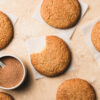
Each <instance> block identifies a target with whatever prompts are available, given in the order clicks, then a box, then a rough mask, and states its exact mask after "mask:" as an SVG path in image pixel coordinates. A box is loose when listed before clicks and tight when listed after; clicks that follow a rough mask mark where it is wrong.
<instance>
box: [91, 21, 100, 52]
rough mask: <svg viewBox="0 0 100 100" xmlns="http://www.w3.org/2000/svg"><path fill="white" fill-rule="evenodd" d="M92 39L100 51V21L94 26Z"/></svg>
mask: <svg viewBox="0 0 100 100" xmlns="http://www.w3.org/2000/svg"><path fill="white" fill-rule="evenodd" d="M91 40H92V43H93V45H94V46H95V48H96V49H97V50H98V51H99V52H100V21H99V22H97V23H96V24H95V26H94V27H93V30H92V33H91Z"/></svg>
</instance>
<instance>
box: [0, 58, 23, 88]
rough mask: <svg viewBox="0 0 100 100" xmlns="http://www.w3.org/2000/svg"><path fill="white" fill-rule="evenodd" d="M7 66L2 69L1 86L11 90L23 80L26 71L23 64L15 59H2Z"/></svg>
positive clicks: (0, 73)
mask: <svg viewBox="0 0 100 100" xmlns="http://www.w3.org/2000/svg"><path fill="white" fill-rule="evenodd" d="M0 60H1V61H2V62H3V63H4V64H5V65H6V66H5V67H4V68H1V67H0V86H3V87H5V88H11V87H14V86H16V85H17V84H18V83H19V82H20V81H21V80H22V78H23V75H24V69H23V66H22V64H21V63H20V62H19V61H18V60H17V59H15V58H13V57H3V58H1V59H0Z"/></svg>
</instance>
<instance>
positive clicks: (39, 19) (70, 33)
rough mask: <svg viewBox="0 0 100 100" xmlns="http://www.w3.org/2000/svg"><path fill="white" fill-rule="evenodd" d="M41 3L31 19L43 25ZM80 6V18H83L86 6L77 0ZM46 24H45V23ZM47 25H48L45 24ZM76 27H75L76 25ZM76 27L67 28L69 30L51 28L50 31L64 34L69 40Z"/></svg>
mask: <svg viewBox="0 0 100 100" xmlns="http://www.w3.org/2000/svg"><path fill="white" fill-rule="evenodd" d="M42 1H43V0H41V2H40V4H39V6H38V7H37V9H36V11H35V13H34V14H33V16H32V17H33V18H34V19H36V20H38V21H40V22H42V23H45V21H44V20H43V19H42V17H41V15H40V8H41V4H42ZM79 2H80V4H81V10H82V13H81V18H82V17H83V16H84V14H85V12H86V11H87V9H88V5H87V4H86V3H83V2H82V1H81V0H79ZM45 24H46V23H45ZM46 25H48V24H46ZM48 26H49V25H48ZM76 26H77V25H76ZM76 26H74V27H72V28H69V29H56V28H53V27H51V26H49V27H51V28H52V29H54V30H56V31H57V32H59V33H64V34H68V35H67V36H68V38H71V36H72V35H73V32H74V31H75V29H76Z"/></svg>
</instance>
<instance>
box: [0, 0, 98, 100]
mask: <svg viewBox="0 0 100 100" xmlns="http://www.w3.org/2000/svg"><path fill="white" fill-rule="evenodd" d="M40 1H41V0H0V9H3V10H5V11H7V12H10V13H12V14H15V15H17V16H19V20H18V21H17V22H16V25H15V36H14V39H13V41H12V42H11V43H10V45H9V46H8V47H7V48H6V49H4V50H3V53H11V54H15V55H16V56H18V57H20V58H21V59H22V60H23V61H24V63H25V65H26V67H27V69H28V72H29V74H28V77H27V80H26V81H25V83H24V84H23V86H21V87H20V88H18V89H16V90H13V91H6V92H8V93H10V94H12V95H13V96H14V97H15V98H16V100H22V99H23V100H28V99H30V100H33V99H34V100H55V99H56V91H57V88H58V86H59V85H60V84H61V83H62V82H63V81H64V80H66V79H69V78H72V77H79V78H83V79H86V80H88V81H89V82H90V83H91V84H92V85H93V86H94V88H95V89H96V92H97V96H98V100H100V68H99V67H98V66H97V63H96V61H95V59H94V57H93V55H92V54H91V52H90V51H89V48H88V46H87V44H86V42H85V41H84V38H83V35H81V33H80V31H79V26H80V25H82V24H83V23H86V22H88V21H90V20H92V19H94V18H97V17H99V16H100V10H99V9H100V0H95V2H94V0H83V1H84V2H86V3H87V4H88V5H89V9H88V12H87V13H86V15H85V16H84V18H83V19H82V20H81V22H80V24H79V26H78V27H77V30H76V32H75V34H74V35H73V38H72V40H71V47H72V48H71V49H72V52H73V63H74V66H75V71H74V72H67V73H65V74H64V75H62V76H59V77H56V78H43V79H40V80H34V76H33V73H32V70H31V67H30V64H29V60H28V54H27V51H26V48H25V44H24V43H25V40H26V39H27V38H29V37H31V36H39V35H42V34H46V33H47V34H50V33H52V34H53V33H55V32H54V31H53V30H51V29H49V28H48V27H47V26H46V25H44V24H41V23H39V22H37V21H35V20H34V19H33V18H31V15H33V12H34V10H35V8H36V7H37V5H38V4H39V2H40ZM9 5H10V6H9ZM0 91H2V90H0Z"/></svg>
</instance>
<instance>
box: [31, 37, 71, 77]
mask: <svg viewBox="0 0 100 100" xmlns="http://www.w3.org/2000/svg"><path fill="white" fill-rule="evenodd" d="M70 60H71V54H70V50H69V48H68V46H67V44H66V43H65V42H64V41H63V40H62V39H60V38H58V37H56V36H47V37H46V47H45V49H44V50H43V51H42V52H40V53H33V54H31V62H32V64H33V66H34V68H35V69H36V70H37V71H38V72H39V73H41V74H43V75H46V76H56V75H59V74H61V73H63V72H64V71H65V70H66V69H67V68H68V66H69V63H70Z"/></svg>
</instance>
